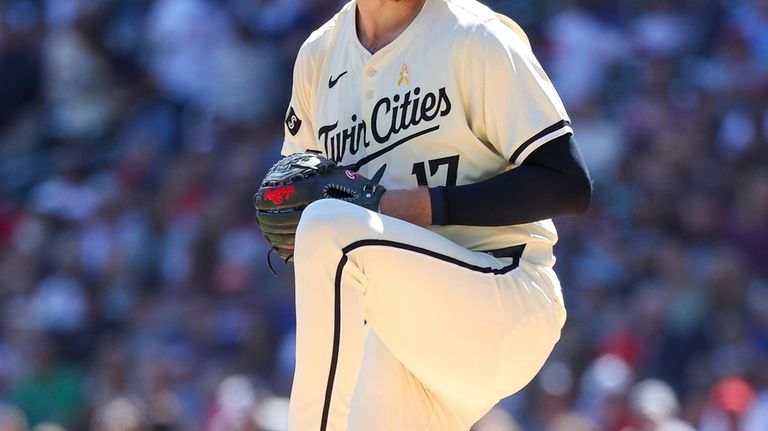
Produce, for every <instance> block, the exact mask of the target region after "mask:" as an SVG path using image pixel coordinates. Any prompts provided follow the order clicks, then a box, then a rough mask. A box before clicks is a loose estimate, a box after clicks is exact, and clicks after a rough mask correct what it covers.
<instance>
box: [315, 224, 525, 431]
mask: <svg viewBox="0 0 768 431" xmlns="http://www.w3.org/2000/svg"><path fill="white" fill-rule="evenodd" d="M374 246H375V247H391V248H396V249H400V250H407V251H411V252H414V253H419V254H423V255H426V256H429V257H432V258H434V259H437V260H441V261H443V262H446V263H450V264H453V265H456V266H459V267H462V268H466V269H468V270H470V271H475V272H479V273H482V274H493V275H504V274H507V273H509V272H511V271H513V270H515V269H516V268H517V267H519V266H520V258H519V257H514V258H513V261H512V263H511V264H510V265H507V266H505V267H503V268H490V267H483V266H478V265H473V264H471V263H467V262H464V261H461V260H459V259H456V258H454V257H451V256H446V255H444V254H441V253H437V252H435V251H432V250H428V249H425V248H421V247H417V246H415V245H410V244H404V243H400V242H396V241H388V240H381V239H367V240H362V241H357V242H354V243H352V244H350V245H348V246H346V247H344V248H343V249H341V251H342V255H341V259H339V264H338V266H337V267H336V276H335V278H334V286H333V293H334V300H333V348H332V351H331V365H330V369H329V370H328V382H327V384H326V387H325V401H324V403H323V416H322V420H321V422H320V431H326V430H327V428H328V416H329V414H330V411H331V398H332V396H333V384H334V382H335V381H336V369H337V367H338V364H339V349H340V346H341V278H342V274H343V273H344V267H345V266H346V265H347V262H348V261H349V257H348V256H347V255H348V254H349V253H350V252H352V251H354V250H357V249H359V248H362V247H374Z"/></svg>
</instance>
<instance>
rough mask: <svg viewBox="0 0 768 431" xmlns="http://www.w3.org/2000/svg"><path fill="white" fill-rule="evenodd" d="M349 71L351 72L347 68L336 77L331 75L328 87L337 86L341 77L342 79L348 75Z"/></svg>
mask: <svg viewBox="0 0 768 431" xmlns="http://www.w3.org/2000/svg"><path fill="white" fill-rule="evenodd" d="M347 72H349V71H348V70H345V71H344V73H342V74H341V75H339V76H337V77H336V79H333V75H331V77H330V78H329V79H328V88H333V87H335V86H336V83H337V82H339V79H341V77H342V76H344V75H346V74H347Z"/></svg>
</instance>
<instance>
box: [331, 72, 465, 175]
mask: <svg viewBox="0 0 768 431" xmlns="http://www.w3.org/2000/svg"><path fill="white" fill-rule="evenodd" d="M450 112H451V100H450V99H449V98H448V93H447V92H446V91H445V87H443V88H441V89H439V90H438V91H437V92H436V93H427V94H425V95H423V96H422V95H421V88H419V87H416V88H414V89H413V90H412V91H408V92H407V93H405V94H404V95H403V96H401V95H399V94H396V95H394V96H392V97H385V98H383V99H380V100H379V101H377V102H376V104H375V105H374V107H373V112H372V113H371V119H370V122H369V123H367V122H366V121H365V119H363V118H359V117H358V116H357V115H356V114H355V115H352V118H351V120H352V123H354V124H353V125H352V126H351V127H348V128H346V129H341V130H339V122H338V121H337V122H335V123H333V124H329V125H327V126H322V127H320V129H319V130H318V139H319V140H320V142H322V144H323V145H324V146H325V154H326V155H327V156H328V158H329V159H331V160H334V161H336V162H340V161H341V160H342V159H343V158H344V155H346V153H347V151H349V153H350V154H352V155H355V154H357V152H358V151H360V147H361V146H362V147H364V148H368V147H370V145H371V141H370V139H369V133H368V129H369V128H370V136H372V137H373V140H374V141H375V142H376V143H377V144H382V145H383V144H386V143H388V142H389V140H390V139H391V138H392V137H394V136H395V135H398V134H399V133H400V132H402V131H405V130H408V129H409V128H411V127H414V126H418V125H419V124H421V123H422V122H424V123H430V122H432V121H434V120H435V119H436V118H438V117H445V116H447V115H448V114H450Z"/></svg>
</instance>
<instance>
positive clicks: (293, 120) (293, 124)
mask: <svg viewBox="0 0 768 431" xmlns="http://www.w3.org/2000/svg"><path fill="white" fill-rule="evenodd" d="M285 126H286V127H288V131H289V132H291V135H292V136H296V134H297V133H299V129H301V119H299V116H298V115H296V111H295V110H294V109H293V106H291V109H289V110H288V115H287V116H286V117H285Z"/></svg>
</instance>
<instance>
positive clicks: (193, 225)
mask: <svg viewBox="0 0 768 431" xmlns="http://www.w3.org/2000/svg"><path fill="white" fill-rule="evenodd" d="M485 2H486V3H487V4H489V5H490V6H492V7H494V8H496V9H497V10H498V11H500V12H503V13H505V14H508V15H509V16H511V17H513V18H514V19H516V20H517V21H518V22H519V23H520V24H521V25H522V26H523V27H524V28H525V29H526V31H527V32H528V33H529V34H530V36H531V38H532V41H533V43H534V46H535V51H536V53H537V55H538V56H539V57H540V59H541V61H542V63H543V64H544V65H545V68H546V69H547V70H548V71H549V73H550V75H551V77H552V79H553V80H554V81H555V83H556V86H557V88H558V89H559V91H560V94H561V95H562V97H563V99H564V101H565V103H566V105H567V108H568V110H569V112H570V114H571V116H572V119H573V122H574V127H575V129H576V131H577V136H578V141H579V143H580V145H581V148H582V151H583V153H584V155H585V158H586V160H587V162H588V165H589V167H590V169H591V172H592V175H593V177H594V179H595V181H596V185H595V199H594V204H593V207H592V209H591V211H590V212H589V214H588V215H587V216H585V217H580V218H566V219H560V220H557V221H556V222H557V225H558V227H559V229H560V233H561V238H562V239H561V242H560V243H559V244H558V246H557V250H556V252H557V256H558V264H557V270H558V273H559V274H560V276H561V278H562V284H563V290H564V294H565V297H566V301H567V305H568V308H569V313H570V314H569V320H568V323H567V326H566V328H565V331H564V335H563V338H562V341H561V342H560V344H559V345H558V347H557V350H556V351H555V353H554V354H553V355H552V357H551V359H550V361H549V363H548V365H547V366H546V367H545V368H544V370H543V371H542V372H541V373H540V375H539V376H538V377H537V378H536V379H535V380H534V382H533V383H532V384H531V385H529V387H528V388H526V389H525V390H524V391H523V392H521V393H520V394H518V395H516V396H514V397H512V398H510V399H508V400H505V401H504V402H503V403H502V404H501V405H500V406H499V407H498V408H497V409H496V410H495V411H493V412H492V413H491V414H490V415H489V417H488V418H486V419H485V420H484V421H483V422H482V423H481V424H478V425H477V427H476V429H477V430H478V431H513V430H546V431H593V430H594V431H597V430H601V431H602V430H607V431H614V430H616V431H618V430H636V431H650V430H664V431H673V430H674V431H684V430H690V429H698V430H705V431H766V430H768V0H719V1H718V0H677V1H665V0H646V1H640V0H610V1H609V0H583V1H564V0H560V1H554V0H548V1H544V0H493V1H492V0H486V1H485ZM339 6H340V4H339V3H338V2H336V1H333V0H112V1H107V0H104V1H96V0H0V431H24V430H28V429H34V430H36V431H43V430H47V431H55V430H61V429H66V430H69V431H76V430H86V429H91V430H106V431H138V430H158V431H159V430H203V431H277V430H284V429H285V420H286V419H285V409H286V402H287V401H286V400H287V396H288V394H289V389H290V380H291V374H292V366H293V327H294V317H293V299H292V280H291V268H290V267H285V268H282V267H281V268H279V272H280V277H279V278H274V277H272V276H271V275H270V274H269V273H268V272H267V267H266V264H265V253H266V251H267V247H266V244H265V243H264V242H263V241H262V239H261V235H260V233H259V231H258V229H257V227H256V226H255V224H254V222H253V210H252V208H251V206H250V198H251V195H252V193H253V192H254V190H255V188H256V187H257V184H258V181H259V180H260V179H261V176H262V175H263V173H264V170H265V168H266V167H267V166H269V165H271V164H272V163H273V162H274V161H275V160H276V159H277V158H278V156H279V147H280V144H281V139H282V136H281V135H282V133H283V129H282V119H283V116H284V113H285V110H286V107H287V103H288V99H289V97H290V80H291V72H292V63H293V60H294V58H295V55H296V52H297V49H298V47H299V45H300V44H301V42H302V41H303V40H304V38H306V37H307V36H308V34H309V33H310V32H311V31H312V30H313V29H314V28H316V27H318V26H319V25H320V24H322V23H323V22H324V21H325V20H327V19H328V18H329V17H330V16H332V14H333V13H334V12H335V11H336V10H337V9H338V8H339ZM520 347H521V349H525V346H520ZM457 348H460V346H457Z"/></svg>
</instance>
